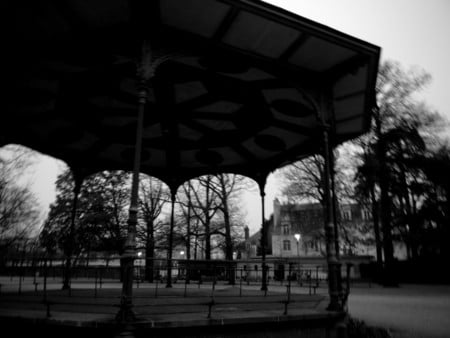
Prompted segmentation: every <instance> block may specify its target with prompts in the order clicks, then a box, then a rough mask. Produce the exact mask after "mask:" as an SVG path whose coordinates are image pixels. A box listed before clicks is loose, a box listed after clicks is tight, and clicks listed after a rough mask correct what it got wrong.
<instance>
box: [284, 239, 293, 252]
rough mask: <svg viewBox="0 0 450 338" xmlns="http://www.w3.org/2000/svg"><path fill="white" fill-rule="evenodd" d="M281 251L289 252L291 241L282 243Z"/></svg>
mask: <svg viewBox="0 0 450 338" xmlns="http://www.w3.org/2000/svg"><path fill="white" fill-rule="evenodd" d="M283 250H284V251H291V241H288V240H286V241H283Z"/></svg>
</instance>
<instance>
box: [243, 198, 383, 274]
mask: <svg viewBox="0 0 450 338" xmlns="http://www.w3.org/2000/svg"><path fill="white" fill-rule="evenodd" d="M337 221H338V223H339V230H340V234H341V232H343V234H342V235H341V236H340V238H339V244H340V254H341V262H342V263H343V269H344V270H345V265H346V264H347V263H351V264H352V265H353V266H354V268H353V270H352V272H351V273H352V275H353V276H354V277H357V276H359V264H361V263H369V262H371V261H373V260H374V259H375V243H374V239H373V230H372V229H373V223H372V215H371V212H370V210H367V209H366V208H364V207H363V206H360V205H358V204H343V205H340V207H339V210H338V212H337ZM260 238H261V232H260V231H258V232H257V233H255V234H253V235H252V236H250V235H249V234H248V231H246V237H245V252H244V253H243V254H242V258H243V259H247V260H251V259H256V258H257V257H258V256H260V255H261V245H260ZM325 256H326V247H325V236H324V211H323V207H322V205H320V204H319V203H306V204H289V203H286V204H282V203H280V201H279V200H278V199H275V200H274V205H273V215H272V216H271V217H270V219H269V221H268V222H267V243H266V260H267V264H268V266H269V276H272V277H273V278H274V279H275V280H278V279H283V278H285V277H286V274H287V273H288V269H289V264H295V266H296V269H301V270H302V271H307V272H314V271H318V270H320V271H322V270H325V269H326V266H327V264H326V260H325ZM291 268H292V267H291ZM314 273H315V272H314Z"/></svg>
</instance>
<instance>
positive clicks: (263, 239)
mask: <svg viewBox="0 0 450 338" xmlns="http://www.w3.org/2000/svg"><path fill="white" fill-rule="evenodd" d="M258 185H259V194H260V196H261V222H262V223H261V239H260V241H261V265H262V283H261V290H262V291H267V268H266V242H267V226H266V211H265V205H264V204H265V196H266V193H265V186H266V178H265V177H264V179H263V180H260V182H258Z"/></svg>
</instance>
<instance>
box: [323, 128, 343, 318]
mask: <svg viewBox="0 0 450 338" xmlns="http://www.w3.org/2000/svg"><path fill="white" fill-rule="evenodd" d="M323 127H324V129H323V148H324V151H323V157H324V162H325V166H324V169H325V170H324V176H325V177H324V197H325V201H324V202H325V241H326V249H327V263H328V292H329V294H330V304H329V305H328V308H327V309H328V310H330V311H342V304H341V302H340V294H339V293H340V286H339V284H340V277H339V275H340V268H341V267H340V263H339V260H338V258H337V257H336V247H335V244H336V242H335V233H334V219H333V208H332V196H331V185H330V180H331V169H330V148H329V147H330V145H329V140H328V127H327V126H323Z"/></svg>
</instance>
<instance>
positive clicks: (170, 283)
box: [166, 192, 176, 288]
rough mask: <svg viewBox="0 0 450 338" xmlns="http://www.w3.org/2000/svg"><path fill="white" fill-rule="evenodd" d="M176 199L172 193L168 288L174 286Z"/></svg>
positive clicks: (168, 250)
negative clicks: (173, 260)
mask: <svg viewBox="0 0 450 338" xmlns="http://www.w3.org/2000/svg"><path fill="white" fill-rule="evenodd" d="M175 199H176V194H175V193H173V192H172V193H171V200H172V205H171V211H170V230H169V247H168V249H167V284H166V288H171V287H172V251H173V227H174V223H175Z"/></svg>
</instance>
